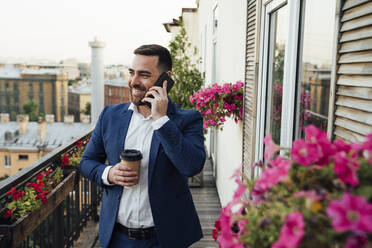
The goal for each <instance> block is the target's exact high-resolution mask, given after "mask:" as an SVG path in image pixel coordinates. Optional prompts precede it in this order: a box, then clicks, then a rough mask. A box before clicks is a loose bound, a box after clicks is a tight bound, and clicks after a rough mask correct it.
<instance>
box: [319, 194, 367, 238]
mask: <svg viewBox="0 0 372 248" xmlns="http://www.w3.org/2000/svg"><path fill="white" fill-rule="evenodd" d="M326 212H327V215H328V217H329V218H331V221H332V227H333V229H335V230H336V231H337V232H345V231H348V230H350V231H355V232H372V204H371V203H368V202H367V200H366V199H365V198H364V197H362V196H353V195H351V194H349V193H344V194H343V195H342V198H341V199H340V200H333V201H331V202H330V204H329V205H328V208H327V210H326Z"/></svg>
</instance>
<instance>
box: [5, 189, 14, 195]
mask: <svg viewBox="0 0 372 248" xmlns="http://www.w3.org/2000/svg"><path fill="white" fill-rule="evenodd" d="M14 191H16V189H15V188H14V187H13V188H11V189H10V190H9V192H7V193H6V194H5V195H6V196H8V195H10V194H13V192H14Z"/></svg>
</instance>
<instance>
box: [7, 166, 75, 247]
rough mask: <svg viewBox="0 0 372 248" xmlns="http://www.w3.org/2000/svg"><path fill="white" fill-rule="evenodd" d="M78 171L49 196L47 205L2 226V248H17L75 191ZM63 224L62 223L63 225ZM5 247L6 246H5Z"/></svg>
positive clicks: (73, 172) (72, 173)
mask: <svg viewBox="0 0 372 248" xmlns="http://www.w3.org/2000/svg"><path fill="white" fill-rule="evenodd" d="M75 177H76V171H72V172H71V173H70V174H68V175H67V177H66V178H65V179H63V180H62V182H60V183H59V184H58V185H57V187H56V188H54V189H53V191H52V192H50V193H49V194H48V196H47V198H48V201H47V203H46V204H45V205H41V207H40V208H39V209H37V210H35V211H33V212H31V213H28V214H27V215H24V216H23V217H21V218H19V219H18V220H17V221H16V222H14V223H12V224H8V225H6V224H5V225H4V224H0V240H1V242H0V245H1V247H17V246H18V245H20V244H21V243H22V241H23V240H25V239H26V238H27V236H28V235H29V234H30V233H32V231H33V230H35V228H37V227H38V226H39V225H40V223H41V222H42V221H43V220H44V219H45V218H47V217H48V216H49V214H51V213H52V212H53V210H54V209H55V208H56V207H57V206H58V205H59V204H60V203H61V202H62V201H63V200H64V199H65V198H66V196H67V195H68V194H69V193H70V192H71V191H72V190H73V188H74V183H75ZM61 224H62V223H61ZM4 245H5V246H4Z"/></svg>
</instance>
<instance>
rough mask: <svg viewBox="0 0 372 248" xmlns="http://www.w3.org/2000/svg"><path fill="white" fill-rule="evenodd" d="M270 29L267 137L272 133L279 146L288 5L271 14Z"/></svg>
mask: <svg viewBox="0 0 372 248" xmlns="http://www.w3.org/2000/svg"><path fill="white" fill-rule="evenodd" d="M269 29H270V34H269V36H270V37H269V44H268V46H269V49H268V50H269V51H268V52H269V54H268V55H269V60H268V63H269V65H268V71H267V96H266V99H267V105H266V106H267V107H266V125H265V136H266V135H268V134H270V133H271V134H272V137H273V140H274V141H275V143H277V144H279V143H280V131H281V120H282V95H283V76H284V55H285V49H286V44H287V36H288V13H287V5H285V6H283V7H281V8H279V9H278V10H276V11H274V12H273V13H271V14H270V27H269Z"/></svg>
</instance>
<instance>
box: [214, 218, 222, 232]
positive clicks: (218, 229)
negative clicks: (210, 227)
mask: <svg viewBox="0 0 372 248" xmlns="http://www.w3.org/2000/svg"><path fill="white" fill-rule="evenodd" d="M214 227H215V228H216V229H217V231H221V222H220V221H219V220H216V221H215V222H214Z"/></svg>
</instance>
